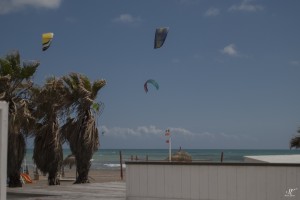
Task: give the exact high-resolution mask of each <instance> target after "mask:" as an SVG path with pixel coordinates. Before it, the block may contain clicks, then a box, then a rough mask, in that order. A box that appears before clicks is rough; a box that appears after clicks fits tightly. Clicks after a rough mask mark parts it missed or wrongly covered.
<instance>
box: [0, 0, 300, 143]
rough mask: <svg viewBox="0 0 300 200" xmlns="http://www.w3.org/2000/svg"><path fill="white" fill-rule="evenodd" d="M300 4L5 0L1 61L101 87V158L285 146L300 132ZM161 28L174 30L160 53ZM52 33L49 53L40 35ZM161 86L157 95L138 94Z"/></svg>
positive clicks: (1, 4)
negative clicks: (122, 151) (151, 151)
mask: <svg viewBox="0 0 300 200" xmlns="http://www.w3.org/2000/svg"><path fill="white" fill-rule="evenodd" d="M299 8H300V1H296V0H288V1H281V0H265V1H255V0H227V1H223V0H213V1H209V0H164V1H162V0H151V1H146V0H89V1H84V2H83V1H80V0H0V24H1V31H0V33H1V37H0V56H1V57H3V56H5V55H6V54H7V53H9V52H11V51H12V50H16V49H17V50H19V51H20V54H21V56H22V59H24V60H26V59H36V60H39V61H40V62H41V65H40V67H39V69H38V72H37V74H36V76H35V77H34V80H35V82H36V83H38V84H42V83H43V82H44V80H45V78H46V77H49V76H51V75H55V76H63V75H66V74H68V73H70V72H79V73H82V74H85V75H87V76H88V77H89V78H90V79H91V80H96V79H102V78H103V79H105V80H106V81H107V86H106V87H105V88H103V90H101V91H100V93H99V98H98V100H99V101H101V102H104V104H105V109H104V112H103V114H102V115H101V116H100V118H99V119H98V126H99V128H100V132H102V131H104V132H105V134H104V135H102V134H101V135H100V139H101V141H100V143H101V148H167V144H166V143H165V140H166V138H165V136H164V131H165V130H166V129H167V128H169V129H170V130H171V134H172V142H173V147H174V148H179V146H182V147H183V148H186V149H187V148H197V149H198V148H199V149H201V148H251V149H261V148H272V149H274V148H276V149H278V148H283V149H287V148H288V147H289V140H290V138H291V137H292V136H293V135H295V134H296V132H297V129H298V127H300V92H299V86H300V78H299V74H300V39H299V36H300V26H299V19H300V12H299ZM157 27H169V34H168V36H167V39H166V41H165V44H164V46H163V47H162V48H160V49H154V48H153V45H154V32H155V29H156V28H157ZM45 32H53V33H54V40H53V42H52V45H51V47H50V48H49V49H48V50H47V51H45V52H42V50H41V48H42V45H41V34H42V33H45ZM150 78H152V79H155V80H156V81H157V82H158V83H159V85H160V88H159V90H155V88H154V87H151V86H150V87H149V92H148V93H147V94H146V93H145V92H144V90H143V84H144V82H145V81H146V80H147V79H150Z"/></svg>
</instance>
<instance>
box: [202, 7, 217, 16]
mask: <svg viewBox="0 0 300 200" xmlns="http://www.w3.org/2000/svg"><path fill="white" fill-rule="evenodd" d="M219 14H220V10H219V9H218V8H210V9H208V10H207V11H206V12H205V13H204V16H206V17H214V16H217V15H219Z"/></svg>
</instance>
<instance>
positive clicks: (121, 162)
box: [120, 151, 123, 180]
mask: <svg viewBox="0 0 300 200" xmlns="http://www.w3.org/2000/svg"><path fill="white" fill-rule="evenodd" d="M120 172H121V180H123V161H122V151H120Z"/></svg>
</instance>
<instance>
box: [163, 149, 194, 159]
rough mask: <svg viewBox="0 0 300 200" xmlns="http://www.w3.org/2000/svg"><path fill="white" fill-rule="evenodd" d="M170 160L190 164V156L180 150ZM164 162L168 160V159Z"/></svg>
mask: <svg viewBox="0 0 300 200" xmlns="http://www.w3.org/2000/svg"><path fill="white" fill-rule="evenodd" d="M171 159H172V161H182V162H192V156H191V155H190V154H188V153H187V152H186V151H183V150H181V149H180V150H179V151H177V152H176V153H175V154H173V155H172V156H171ZM166 160H169V157H168V158H167V159H166Z"/></svg>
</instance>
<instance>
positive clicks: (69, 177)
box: [23, 167, 126, 187]
mask: <svg viewBox="0 0 300 200" xmlns="http://www.w3.org/2000/svg"><path fill="white" fill-rule="evenodd" d="M75 174H76V171H75V168H74V167H73V168H72V169H68V168H65V175H64V176H63V177H61V182H60V184H61V185H71V184H73V183H74V182H75V176H76V175H75ZM125 174H126V173H125V169H123V180H122V179H121V172H120V169H115V170H108V169H106V170H104V169H101V170H100V169H99V170H98V169H97V170H96V169H90V171H89V181H90V182H91V183H104V182H125ZM29 176H30V177H31V179H32V180H33V183H28V184H24V185H23V187H33V186H46V185H48V176H47V175H46V176H43V175H42V174H39V177H38V180H35V179H34V175H33V171H29Z"/></svg>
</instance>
